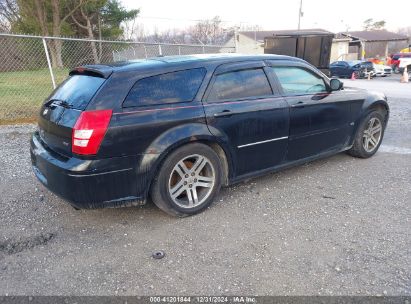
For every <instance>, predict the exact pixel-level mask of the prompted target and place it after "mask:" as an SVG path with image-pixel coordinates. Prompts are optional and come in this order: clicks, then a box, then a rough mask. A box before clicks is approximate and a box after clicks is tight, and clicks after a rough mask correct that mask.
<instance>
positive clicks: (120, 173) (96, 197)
mask: <svg viewBox="0 0 411 304" xmlns="http://www.w3.org/2000/svg"><path fill="white" fill-rule="evenodd" d="M30 154H31V162H32V166H33V171H34V173H35V175H36V177H37V178H38V180H39V181H40V182H41V183H42V184H43V185H44V186H46V188H48V189H49V190H50V191H52V192H53V193H55V194H57V195H58V196H60V197H62V198H63V199H65V200H67V201H68V202H69V203H70V204H71V205H72V206H73V207H75V208H78V209H95V208H105V207H122V206H133V205H141V204H144V203H145V195H146V192H147V191H144V190H143V189H144V188H145V187H138V186H137V185H139V184H140V185H141V184H142V183H141V180H140V182H139V183H138V180H139V175H138V174H137V170H136V164H137V163H138V157H116V158H109V159H101V160H85V159H79V158H75V157H70V158H66V157H63V156H61V155H59V154H57V153H55V152H53V151H51V150H50V149H48V148H47V147H46V146H45V145H44V144H43V142H42V141H41V139H40V137H39V135H38V133H34V134H33V136H32V139H31V148H30ZM140 178H141V176H140Z"/></svg>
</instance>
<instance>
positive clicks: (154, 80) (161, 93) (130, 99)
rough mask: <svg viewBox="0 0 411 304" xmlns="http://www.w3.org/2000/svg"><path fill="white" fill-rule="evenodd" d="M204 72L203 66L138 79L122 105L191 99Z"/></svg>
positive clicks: (131, 105)
mask: <svg viewBox="0 0 411 304" xmlns="http://www.w3.org/2000/svg"><path fill="white" fill-rule="evenodd" d="M205 74H206V70H205V69H204V68H198V69H190V70H184V71H177V72H171V73H166V74H161V75H155V76H151V77H147V78H143V79H140V80H138V81H137V82H136V83H135V84H134V86H133V87H132V88H131V90H130V92H129V94H128V95H127V97H126V100H125V101H124V103H123V107H136V106H150V105H159V104H169V103H177V102H189V101H193V99H194V98H195V96H196V94H197V92H198V89H199V88H200V85H201V83H202V82H203V79H204V76H205Z"/></svg>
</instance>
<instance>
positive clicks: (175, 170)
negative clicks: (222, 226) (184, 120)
mask: <svg viewBox="0 0 411 304" xmlns="http://www.w3.org/2000/svg"><path fill="white" fill-rule="evenodd" d="M221 168H222V165H221V160H220V158H219V157H218V155H217V154H216V153H215V152H214V150H213V149H211V148H210V147H209V146H207V145H204V144H200V143H193V144H188V145H185V146H183V147H180V148H178V149H177V150H175V151H173V152H172V153H171V154H170V155H169V156H168V157H167V158H166V159H165V161H164V162H163V163H162V165H161V167H160V169H159V171H158V173H157V176H156V177H155V178H154V180H153V183H152V186H151V189H150V195H151V199H152V200H153V202H154V204H156V205H157V207H159V208H160V209H161V210H163V211H165V212H167V213H168V214H170V215H172V216H177V217H184V216H188V215H193V214H196V213H199V212H201V211H203V210H204V209H206V208H207V207H208V206H210V205H211V203H212V202H213V200H214V198H215V197H216V196H217V195H218V192H219V191H220V188H221V180H222V169H221ZM173 192H174V193H173ZM196 198H197V201H196Z"/></svg>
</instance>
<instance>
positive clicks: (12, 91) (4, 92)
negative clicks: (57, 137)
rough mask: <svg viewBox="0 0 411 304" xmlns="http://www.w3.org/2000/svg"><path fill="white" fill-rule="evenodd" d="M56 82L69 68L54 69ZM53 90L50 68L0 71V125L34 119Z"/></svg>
mask: <svg viewBox="0 0 411 304" xmlns="http://www.w3.org/2000/svg"><path fill="white" fill-rule="evenodd" d="M53 72H54V75H55V78H56V82H57V83H60V82H61V81H63V80H64V79H65V78H66V77H67V76H68V70H67V69H54V71H53ZM52 90H53V85H52V82H51V77H50V72H49V70H48V69H41V70H30V71H17V72H3V73H0V125H1V124H8V123H16V122H27V121H34V120H35V119H36V116H37V112H38V110H39V108H40V105H41V104H42V102H43V101H44V99H45V98H46V97H47V96H48V95H50V93H51V91H52Z"/></svg>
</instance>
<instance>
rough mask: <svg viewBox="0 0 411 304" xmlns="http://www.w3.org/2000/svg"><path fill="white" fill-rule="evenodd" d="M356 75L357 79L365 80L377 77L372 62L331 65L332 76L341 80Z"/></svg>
mask: <svg viewBox="0 0 411 304" xmlns="http://www.w3.org/2000/svg"><path fill="white" fill-rule="evenodd" d="M353 73H354V76H355V78H365V77H368V75H370V76H371V77H374V76H375V70H374V67H373V63H372V62H368V61H359V60H356V61H335V62H333V63H331V64H330V76H331V77H340V78H350V77H351V76H352V74H353Z"/></svg>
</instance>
